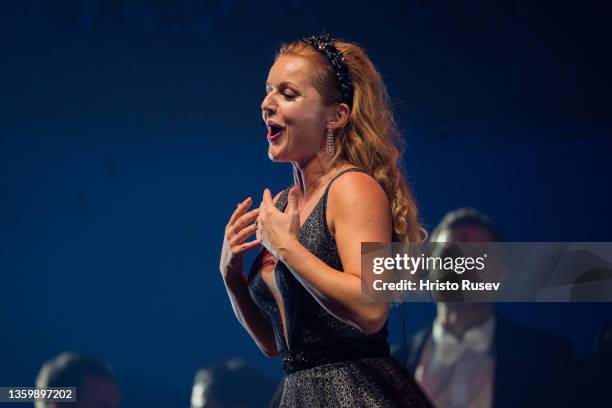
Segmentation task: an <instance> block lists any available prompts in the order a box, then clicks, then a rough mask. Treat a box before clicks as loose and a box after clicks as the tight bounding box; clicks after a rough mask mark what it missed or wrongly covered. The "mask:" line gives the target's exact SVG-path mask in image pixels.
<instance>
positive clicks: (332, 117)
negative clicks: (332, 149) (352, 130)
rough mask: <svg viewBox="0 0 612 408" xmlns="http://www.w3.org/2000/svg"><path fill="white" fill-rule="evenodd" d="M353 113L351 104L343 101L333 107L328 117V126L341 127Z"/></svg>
mask: <svg viewBox="0 0 612 408" xmlns="http://www.w3.org/2000/svg"><path fill="white" fill-rule="evenodd" d="M350 115H351V109H350V108H349V106H348V105H347V104H346V103H344V102H341V103H339V104H337V105H334V106H332V107H331V110H330V114H329V117H328V118H327V126H328V127H330V128H332V129H334V130H335V129H341V128H343V127H344V125H346V122H348V120H349V117H350Z"/></svg>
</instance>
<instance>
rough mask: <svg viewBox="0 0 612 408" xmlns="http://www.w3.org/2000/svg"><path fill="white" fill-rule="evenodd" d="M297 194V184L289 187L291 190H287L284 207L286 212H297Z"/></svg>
mask: <svg viewBox="0 0 612 408" xmlns="http://www.w3.org/2000/svg"><path fill="white" fill-rule="evenodd" d="M299 194H300V193H299V190H298V188H297V186H293V187H291V190H289V196H288V197H287V207H286V208H285V212H286V213H295V212H298V199H299Z"/></svg>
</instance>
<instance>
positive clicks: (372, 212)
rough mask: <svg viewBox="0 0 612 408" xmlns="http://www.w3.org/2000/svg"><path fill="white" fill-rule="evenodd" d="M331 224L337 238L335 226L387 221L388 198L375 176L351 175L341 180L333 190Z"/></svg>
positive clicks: (356, 173)
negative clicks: (345, 221) (345, 222)
mask: <svg viewBox="0 0 612 408" xmlns="http://www.w3.org/2000/svg"><path fill="white" fill-rule="evenodd" d="M327 200H328V202H327V221H328V225H329V226H330V231H331V232H332V234H334V235H335V229H336V228H335V224H336V222H337V221H339V220H346V219H348V218H350V219H352V220H353V221H355V222H357V223H359V222H365V221H367V220H384V219H387V218H388V216H389V215H390V205H389V199H388V197H387V194H386V193H385V191H384V190H383V188H382V186H381V185H380V184H379V183H378V182H377V181H376V179H374V178H373V177H372V176H370V175H369V174H366V173H362V172H357V171H353V172H348V173H345V174H343V175H342V176H340V177H338V178H337V179H336V180H335V181H334V182H333V183H332V185H331V187H330V189H329V196H328V199H327Z"/></svg>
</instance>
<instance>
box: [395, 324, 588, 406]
mask: <svg viewBox="0 0 612 408" xmlns="http://www.w3.org/2000/svg"><path fill="white" fill-rule="evenodd" d="M431 330H432V328H431V326H430V327H428V328H426V329H424V330H421V331H420V332H418V333H417V334H415V335H414V336H412V337H411V338H410V339H409V341H408V342H407V347H406V349H405V350H404V347H403V345H396V346H394V347H393V350H392V354H393V358H395V359H396V360H397V361H398V362H400V363H401V364H402V365H403V366H404V368H406V370H407V371H409V372H410V373H412V374H414V372H415V370H416V368H417V365H418V364H419V360H420V358H421V353H422V352H423V348H424V346H425V344H427V340H428V339H429V337H430V336H431ZM404 351H405V353H404ZM493 354H494V356H495V379H494V389H493V408H506V407H508V408H510V407H513V408H514V407H538V408H541V407H564V406H570V402H569V399H570V396H571V394H572V391H573V390H574V386H575V384H576V383H577V378H576V377H575V376H576V374H577V370H576V361H575V357H574V353H573V351H572V348H571V345H570V344H569V341H568V340H567V339H566V338H563V337H558V336H554V335H552V334H548V333H544V332H541V331H537V330H534V329H531V328H528V327H525V326H522V325H519V324H517V323H514V322H512V321H510V320H507V319H504V318H501V317H499V316H497V318H496V324H495V333H494V337H493Z"/></svg>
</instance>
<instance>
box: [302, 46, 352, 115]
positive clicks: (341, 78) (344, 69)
mask: <svg viewBox="0 0 612 408" xmlns="http://www.w3.org/2000/svg"><path fill="white" fill-rule="evenodd" d="M301 41H302V42H305V43H306V44H308V45H310V46H311V47H313V48H314V49H315V50H317V51H319V52H320V53H321V54H322V55H323V56H324V57H325V59H326V60H327V62H329V65H331V67H332V68H333V70H334V73H335V74H336V79H337V80H338V84H339V85H340V92H341V93H342V101H343V102H346V103H347V104H348V105H349V106H351V107H352V106H353V92H354V89H353V81H352V80H351V76H350V75H349V69H348V65H346V60H345V59H344V55H343V54H342V53H341V52H340V51H339V50H338V49H337V48H336V46H335V45H334V42H335V41H336V40H334V39H333V38H331V37H330V36H329V34H320V35H311V36H310V37H305V38H302V39H301Z"/></svg>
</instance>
